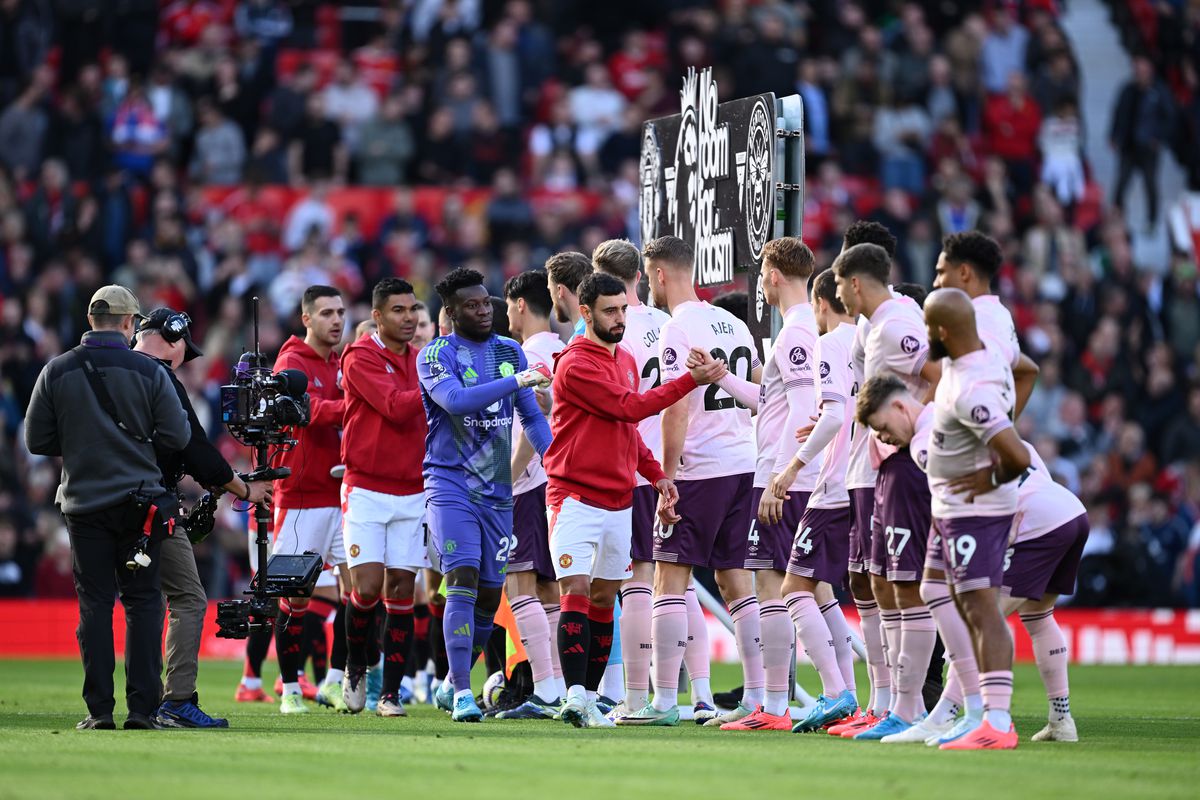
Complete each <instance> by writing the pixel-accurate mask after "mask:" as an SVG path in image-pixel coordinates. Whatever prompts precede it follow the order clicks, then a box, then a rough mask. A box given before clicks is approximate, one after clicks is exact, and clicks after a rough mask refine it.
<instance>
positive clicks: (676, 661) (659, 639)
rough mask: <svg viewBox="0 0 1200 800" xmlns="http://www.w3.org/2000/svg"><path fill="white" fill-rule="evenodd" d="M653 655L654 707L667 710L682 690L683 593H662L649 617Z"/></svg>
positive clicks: (684, 613) (684, 634) (685, 640)
mask: <svg viewBox="0 0 1200 800" xmlns="http://www.w3.org/2000/svg"><path fill="white" fill-rule="evenodd" d="M650 639H651V641H652V642H653V644H654V646H653V654H654V655H653V659H654V707H655V708H657V709H658V710H659V711H667V710H669V709H671V708H673V707H674V706H675V704H676V699H675V696H676V695H677V694H678V693H679V665H680V663H682V661H683V651H684V650H685V649H687V605H686V603H685V601H684V599H683V595H680V594H664V595H659V596H658V597H657V598H655V600H654V609H653V611H652V612H651V619H650Z"/></svg>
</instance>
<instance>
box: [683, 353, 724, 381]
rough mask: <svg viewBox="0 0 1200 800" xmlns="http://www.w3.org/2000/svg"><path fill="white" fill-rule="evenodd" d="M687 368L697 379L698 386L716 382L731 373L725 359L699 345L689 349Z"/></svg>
mask: <svg viewBox="0 0 1200 800" xmlns="http://www.w3.org/2000/svg"><path fill="white" fill-rule="evenodd" d="M687 369H688V372H689V373H691V376H692V377H693V378H694V379H695V380H696V384H697V385H698V386H705V385H707V384H710V383H716V382H717V381H719V380H721V379H722V378H724V377H725V376H726V375H728V374H729V369H728V366H727V365H726V364H725V362H724V361H721V360H720V359H716V358H713V357H712V355H711V354H710V353H708V352H706V351H704V350H701V349H700V348H699V347H693V348H692V349H691V350H689V351H688V357H687Z"/></svg>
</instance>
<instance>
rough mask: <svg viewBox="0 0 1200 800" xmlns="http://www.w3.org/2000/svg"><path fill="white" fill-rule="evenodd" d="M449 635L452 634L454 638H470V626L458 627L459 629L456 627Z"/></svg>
mask: <svg viewBox="0 0 1200 800" xmlns="http://www.w3.org/2000/svg"><path fill="white" fill-rule="evenodd" d="M451 633H453V634H454V635H455V636H470V635H471V626H470V625H469V624H468V625H460V626H459V627H457V628H455V629H454V630H453V631H451Z"/></svg>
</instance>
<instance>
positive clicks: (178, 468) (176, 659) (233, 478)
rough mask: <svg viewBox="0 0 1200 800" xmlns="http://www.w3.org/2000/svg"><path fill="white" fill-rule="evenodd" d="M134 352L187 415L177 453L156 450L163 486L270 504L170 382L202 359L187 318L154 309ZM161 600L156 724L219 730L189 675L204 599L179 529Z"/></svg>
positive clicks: (164, 560) (164, 557)
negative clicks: (163, 644) (162, 649)
mask: <svg viewBox="0 0 1200 800" xmlns="http://www.w3.org/2000/svg"><path fill="white" fill-rule="evenodd" d="M134 350H136V351H137V352H139V353H144V354H145V355H147V356H150V357H151V358H153V359H155V360H157V361H158V362H159V363H161V364H162V365H163V368H164V369H165V371H166V373H167V375H168V376H170V380H171V385H172V386H173V387H174V389H175V393H176V394H177V395H179V402H180V404H181V405H182V406H183V409H184V411H186V412H187V417H188V425H189V426H190V429H191V437H190V439H189V440H188V443H187V444H186V445H185V446H184V448H183V449H182V450H176V451H163V450H160V451H158V452H157V456H158V465H159V467H160V468H161V469H162V475H163V485H164V486H165V487H166V489H167V491H169V492H176V493H177V492H178V490H179V481H180V479H182V478H183V476H184V475H191V476H192V478H193V479H195V481H196V482H197V483H199V484H200V485H201V486H204V487H205V488H206V489H217V488H220V489H223V490H224V491H227V492H229V493H230V494H232V495H234V496H235V497H237V498H238V499H239V500H245V501H247V502H249V503H258V502H262V501H263V500H264V499H265V500H268V501H269V500H270V499H271V483H270V482H269V481H255V482H253V483H246V482H245V481H243V480H242V479H241V478H240V477H238V476H237V475H236V474H234V471H233V468H232V467H230V466H229V464H228V462H226V461H225V459H224V458H223V457H222V456H221V453H220V451H219V450H217V448H216V447H215V446H213V444H212V443H211V442H210V441H209V440H208V436H207V434H205V432H204V428H203V427H201V425H200V420H199V419H198V418H197V417H196V411H195V409H193V408H192V403H191V401H190V400H189V399H188V394H187V390H186V389H185V388H184V387H183V384H182V383H180V382H179V379H178V378H177V377H176V376H175V370H176V369H177V368H178V367H179V365H181V364H183V363H185V362H187V361H191V360H192V359H193V358H198V357H200V356H201V355H203V353H201V352H200V349H199V348H198V347H196V345H195V343H193V342H192V335H191V320H189V319H188V317H187V315H186V314H180V313H178V312H176V311H174V310H172V309H169V308H158V309H155V310H154V311H152V312H150V315H149V316H148V317H147V318H146V319H145V320H144V321H143V322H142V324H141V326H140V327H139V328H138V336H137V344H136V345H135V346H134ZM159 559H160V560H161V579H162V590H163V594H164V595H166V598H167V604H168V608H169V610H170V621H169V623H168V625H167V652H166V662H167V679H166V686H165V687H164V690H163V699H162V705H161V706H159V708H158V714H157V718H158V722H159V724H160V725H165V726H167V727H173V728H226V727H229V723H228V722H227V721H226V720H224V719H214V718H213V717H210V716H209V715H208V714H205V713H204V712H203V711H201V710H200V706H199V701H198V698H197V696H196V671H197V668H198V665H199V657H200V638H201V634H202V631H203V627H204V611H205V608H206V607H207V605H208V598H207V597H206V596H205V594H204V586H203V585H202V584H201V583H200V575H199V573H198V572H197V571H196V557H195V554H194V553H193V552H192V543H191V541H189V540H188V537H187V535H186V534H185V533H184V532H183V531H179V532H177V533H175V534H174V535H172V536H169V537H167V539H166V540H165V541H164V542H163V545H162V551H161V552H160V553H159Z"/></svg>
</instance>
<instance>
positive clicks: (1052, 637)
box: [1021, 609, 1070, 701]
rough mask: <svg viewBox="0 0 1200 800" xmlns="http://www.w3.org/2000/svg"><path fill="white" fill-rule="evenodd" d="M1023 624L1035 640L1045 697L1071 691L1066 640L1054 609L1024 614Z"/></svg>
mask: <svg viewBox="0 0 1200 800" xmlns="http://www.w3.org/2000/svg"><path fill="white" fill-rule="evenodd" d="M1021 624H1022V625H1024V626H1025V630H1026V631H1028V632H1029V638H1030V639H1032V640H1033V655H1034V658H1036V659H1037V667H1038V672H1040V673H1041V675H1042V683H1043V684H1044V685H1045V686H1046V697H1048V698H1049V699H1050V700H1051V701H1054V700H1058V699H1060V698H1064V697H1068V696H1069V695H1070V688H1069V686H1068V683H1067V655H1068V654H1067V640H1066V638H1065V637H1064V636H1063V632H1062V629H1061V628H1059V627H1058V620H1056V619H1055V618H1054V609H1051V610H1049V611H1043V612H1041V613H1038V614H1022V615H1021Z"/></svg>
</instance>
